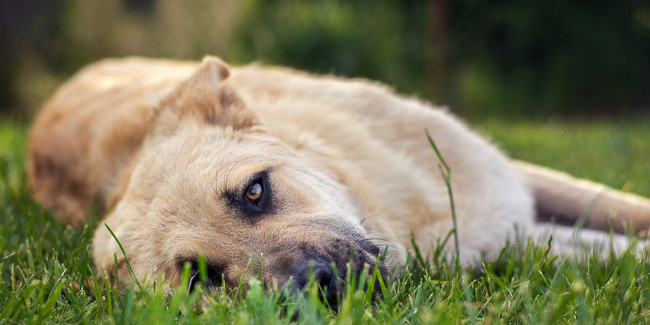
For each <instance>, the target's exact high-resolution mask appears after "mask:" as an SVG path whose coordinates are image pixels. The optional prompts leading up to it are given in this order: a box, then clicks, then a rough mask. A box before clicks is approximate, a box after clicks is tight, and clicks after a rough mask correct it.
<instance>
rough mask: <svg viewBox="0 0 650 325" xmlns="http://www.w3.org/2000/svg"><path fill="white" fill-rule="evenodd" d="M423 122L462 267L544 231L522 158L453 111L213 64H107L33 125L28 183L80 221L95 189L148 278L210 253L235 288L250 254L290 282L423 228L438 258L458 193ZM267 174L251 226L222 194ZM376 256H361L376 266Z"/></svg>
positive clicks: (91, 70) (114, 250) (374, 90)
mask: <svg viewBox="0 0 650 325" xmlns="http://www.w3.org/2000/svg"><path fill="white" fill-rule="evenodd" d="M425 129H428V131H429V132H430V133H431V135H432V137H433V139H434V140H435V141H436V143H437V146H438V148H439V149H440V151H441V153H442V155H443V157H444V159H445V160H446V161H447V163H448V164H449V166H450V167H451V175H452V188H453V192H454V199H455V204H456V212H457V217H458V228H459V229H458V232H459V239H460V250H461V259H462V260H463V263H469V262H471V261H474V260H475V259H476V258H478V257H479V256H480V255H481V254H483V253H484V254H487V257H488V258H489V257H495V256H496V254H497V253H498V251H499V249H500V247H502V245H503V244H504V243H505V241H506V240H507V238H509V237H512V236H513V234H514V232H515V227H519V228H520V229H523V230H525V229H530V228H532V227H533V221H534V201H533V197H532V195H531V193H530V190H529V188H528V187H527V186H526V185H524V183H523V181H522V180H520V176H519V174H518V173H517V172H516V171H515V170H514V169H513V167H512V165H511V163H510V162H509V161H508V160H507V158H506V157H505V156H504V155H502V154H501V153H500V152H499V151H498V150H497V149H496V148H495V147H493V146H492V145H490V144H489V143H488V142H487V141H485V140H484V139H483V138H481V137H479V136H478V135H476V134H475V133H473V132H472V131H471V130H469V129H468V128H467V127H466V126H465V125H463V124H462V123H461V122H459V121H458V120H457V119H455V118H454V117H452V116H451V115H450V114H448V113H447V112H445V111H444V110H442V109H438V108H433V107H431V106H429V105H427V104H425V103H422V102H419V101H417V100H414V99H408V98H403V97H400V96H397V95H395V94H394V93H393V92H392V91H391V90H390V89H388V88H387V87H385V86H382V85H379V84H375V83H372V82H368V81H365V80H344V79H339V78H335V77H330V76H312V75H308V74H304V73H301V72H296V71H293V70H289V69H282V68H267V67H260V66H256V65H252V66H247V67H241V68H232V69H231V68H228V67H227V66H226V65H225V63H223V62H222V61H220V60H219V59H216V58H211V57H207V58H206V59H204V61H203V63H202V64H198V63H193V62H172V61H163V60H149V59H139V58H130V59H120V60H107V61H103V62H100V63H97V64H94V65H92V66H90V67H88V68H86V69H84V70H83V71H81V72H80V73H79V74H77V75H76V76H75V77H74V78H72V79H71V80H70V81H69V82H67V83H66V84H65V85H63V86H62V87H61V88H60V89H59V90H58V91H57V93H56V94H54V96H53V97H52V98H51V99H50V100H49V101H48V102H47V103H46V104H45V106H44V108H43V110H42V111H41V113H40V115H39V116H38V118H37V119H36V121H35V123H34V126H33V128H32V131H31V134H30V137H31V143H30V149H29V155H30V160H29V175H30V184H31V187H32V189H33V191H34V196H35V198H36V199H37V200H38V201H39V202H41V203H42V204H44V205H47V206H53V207H54V208H55V209H56V210H57V211H58V212H59V213H60V214H61V215H62V216H63V217H64V218H65V220H66V221H68V222H71V223H77V222H81V221H83V220H84V218H85V217H84V216H85V215H86V212H87V211H88V208H89V207H90V205H91V203H92V200H93V198H94V197H97V198H98V201H99V203H100V204H101V206H103V207H105V208H108V209H110V210H111V211H112V212H111V213H110V214H109V215H108V216H107V217H106V219H105V222H106V224H107V225H108V226H110V227H111V229H112V230H113V231H115V234H116V235H117V237H118V238H119V239H120V241H121V243H122V244H123V245H124V247H125V249H126V251H127V254H128V258H129V260H130V263H131V265H133V268H134V270H135V272H136V274H137V275H138V276H140V277H144V276H146V275H153V274H165V275H166V276H167V277H168V278H169V279H171V281H172V282H173V281H174V279H176V280H177V276H178V268H177V265H175V264H174V261H176V260H178V259H179V258H182V257H184V256H185V257H187V256H190V257H191V256H196V255H197V254H205V256H206V260H208V261H209V262H210V263H213V264H215V265H220V266H221V267H223V268H224V275H225V277H226V278H227V280H228V281H235V279H236V278H237V274H241V273H242V272H243V271H244V270H245V269H246V268H247V267H248V266H249V265H248V263H249V261H250V259H251V258H253V260H255V261H259V263H260V264H261V266H262V269H263V270H265V275H264V277H265V278H266V279H267V280H269V282H272V283H281V282H282V281H285V280H286V278H287V277H288V275H287V272H285V271H286V269H291V268H293V267H294V265H295V263H296V260H297V259H300V258H301V257H300V255H301V253H300V251H301V250H302V251H308V252H310V253H309V254H316V255H318V256H321V255H322V256H335V257H332V258H334V259H338V258H339V257H340V258H343V257H341V256H343V255H346V254H347V251H346V249H348V250H349V247H350V246H356V247H360V245H363V244H362V243H363V242H364V240H366V239H369V240H370V241H372V242H373V243H374V244H376V245H377V246H379V247H382V248H383V247H384V246H387V247H389V249H390V252H391V260H390V263H391V264H395V263H398V262H399V260H401V259H402V258H403V257H404V252H405V249H407V248H409V247H410V239H411V234H413V235H414V236H415V239H416V243H417V244H418V245H419V246H420V248H421V249H423V250H424V252H425V253H427V252H429V249H430V248H431V247H432V246H431V244H432V243H434V242H436V241H438V240H441V239H443V238H445V237H446V236H447V234H448V233H449V231H450V230H451V229H452V227H453V226H452V218H451V213H450V207H449V198H448V194H447V189H446V186H445V184H444V182H443V180H442V178H441V176H440V172H439V170H438V167H437V165H438V163H439V162H438V160H437V158H436V156H435V154H434V152H433V150H432V149H431V147H430V145H429V143H428V141H427V139H426V137H425ZM260 171H267V172H268V177H269V179H270V184H271V185H272V189H273V195H274V197H273V202H274V203H275V205H274V207H276V208H277V209H275V210H274V211H273V213H267V214H264V215H263V216H262V217H260V218H256V219H255V220H249V219H247V218H248V217H247V216H243V215H242V213H240V212H237V211H238V210H236V209H234V208H233V207H232V204H231V205H228V204H227V203H226V202H225V200H224V199H223V196H222V195H223V193H225V192H224V191H226V190H227V189H230V190H232V191H235V192H237V191H239V189H240V187H241V186H243V185H242V184H246V182H247V180H248V179H249V178H250V177H251V175H253V174H255V173H259V172H260ZM533 188H534V189H535V190H537V189H536V187H535V186H533ZM237 193H240V192H237ZM238 195H239V194H238ZM645 217H648V219H649V220H650V217H649V216H644V218H645ZM515 224H516V225H517V226H515ZM93 245H94V248H93V249H94V256H95V261H96V264H97V266H99V267H101V268H104V269H107V270H110V269H111V268H112V267H113V258H114V257H113V256H114V254H117V256H118V258H120V256H121V254H120V253H118V252H119V249H118V246H117V244H116V242H115V240H114V239H113V238H112V237H111V236H110V234H109V233H108V231H107V230H106V229H105V228H104V227H100V228H99V229H98V230H97V233H96V235H95V240H94V244H93ZM339 246H340V247H339ZM363 253H364V254H365V255H364V254H361V255H364V257H363V258H364V259H363V260H362V261H360V263H371V262H373V261H376V257H377V256H371V255H373V254H370V253H369V252H368V251H364V252H363ZM305 254H307V253H305ZM309 254H307V255H309ZM319 254H320V255H319ZM303 255H304V254H303ZM346 256H347V255H346ZM120 261H121V262H120V265H119V266H118V267H119V271H120V272H121V278H122V279H127V278H128V277H127V276H126V273H125V272H126V270H125V268H124V266H123V264H124V263H123V258H121V259H120ZM337 263H338V262H337Z"/></svg>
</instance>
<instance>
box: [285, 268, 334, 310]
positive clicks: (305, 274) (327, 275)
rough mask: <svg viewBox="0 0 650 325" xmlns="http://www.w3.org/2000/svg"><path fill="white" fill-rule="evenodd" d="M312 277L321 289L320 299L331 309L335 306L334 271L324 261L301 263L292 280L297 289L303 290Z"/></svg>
mask: <svg viewBox="0 0 650 325" xmlns="http://www.w3.org/2000/svg"><path fill="white" fill-rule="evenodd" d="M311 276H313V277H314V282H315V283H316V284H318V285H319V286H320V288H321V289H322V291H321V292H322V293H324V295H323V294H321V299H324V300H326V301H327V302H328V303H329V305H330V306H331V307H334V306H336V304H337V295H338V291H337V284H338V281H337V280H338V279H337V277H336V274H335V273H334V269H332V266H330V265H329V264H328V263H327V262H326V261H322V260H310V261H309V262H305V263H302V265H300V266H299V267H298V268H297V269H296V272H295V273H294V274H293V279H294V281H295V282H294V283H295V285H296V287H297V288H298V289H303V288H304V287H305V286H306V285H307V283H308V282H309V279H310V277H311Z"/></svg>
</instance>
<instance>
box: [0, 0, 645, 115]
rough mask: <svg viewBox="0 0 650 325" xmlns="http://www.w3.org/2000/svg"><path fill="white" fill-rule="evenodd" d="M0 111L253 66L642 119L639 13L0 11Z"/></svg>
mask: <svg viewBox="0 0 650 325" xmlns="http://www.w3.org/2000/svg"><path fill="white" fill-rule="evenodd" d="M0 9H1V10H0V59H2V62H3V64H2V65H1V66H2V67H1V68H0V83H2V84H1V85H0V108H2V111H3V112H4V114H7V112H8V111H13V113H15V112H16V111H18V112H21V113H23V112H27V114H24V115H27V116H29V113H30V112H33V111H34V109H35V108H36V107H38V106H39V105H40V103H41V101H42V100H43V99H44V98H46V97H47V96H48V95H49V94H50V93H51V91H52V90H53V88H54V87H55V85H57V84H59V83H60V82H61V80H63V79H65V78H66V77H68V76H70V75H71V74H72V73H74V72H75V71H76V70H77V69H79V68H80V67H82V66H84V65H86V64H88V63H90V62H93V61H96V60H98V59H101V58H104V57H113V56H124V55H146V56H155V57H171V58H182V59H200V58H201V57H202V56H203V55H205V54H208V53H210V54H216V55H219V56H222V57H223V58H225V59H226V60H227V61H229V62H233V63H238V64H243V63H248V62H250V61H253V60H257V61H262V62H264V63H268V64H281V65H287V66H292V67H296V68H300V69H305V70H309V71H313V72H320V73H334V74H338V75H344V76H349V77H365V78H371V79H376V80H380V81H383V82H385V83H387V84H390V85H393V86H394V87H396V88H397V90H398V91H400V92H403V93H406V94H414V95H418V96H420V97H425V98H427V99H429V100H431V101H433V102H435V103H437V104H445V105H448V106H450V107H452V109H453V110H454V111H456V112H457V113H460V114H462V115H464V116H466V117H471V118H481V117H484V116H502V117H512V116H516V117H517V116H518V117H522V116H525V117H531V116H532V117H538V118H548V117H550V116H554V115H561V116H571V117H576V116H577V117H593V116H603V115H606V116H620V115H625V116H639V115H647V114H649V112H650V92H649V91H648V89H650V59H648V58H650V3H648V2H647V1H644V0H592V1H583V0H550V1H547V0H526V1H524V0H495V1H476V0H454V1H449V0H432V1H425V0H404V1H399V0H360V1H337V0H301V1H298V0H280V1H271V0H246V1H209V0H195V1H191V2H190V1H184V2H180V1H173V0H143V1H135V0H108V1H102V2H88V1H83V0H69V1H63V0H52V1H45V0H26V1H20V2H3V3H2V4H0Z"/></svg>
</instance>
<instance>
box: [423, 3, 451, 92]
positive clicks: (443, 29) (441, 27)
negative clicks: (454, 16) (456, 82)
mask: <svg viewBox="0 0 650 325" xmlns="http://www.w3.org/2000/svg"><path fill="white" fill-rule="evenodd" d="M448 23H449V0H430V1H429V23H428V25H429V37H430V41H429V55H430V58H429V78H428V79H429V83H430V89H431V90H430V91H431V97H432V98H433V100H434V102H435V103H436V104H445V103H446V98H445V62H446V53H447V34H448Z"/></svg>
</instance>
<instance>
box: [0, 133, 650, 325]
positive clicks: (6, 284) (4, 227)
mask: <svg viewBox="0 0 650 325" xmlns="http://www.w3.org/2000/svg"><path fill="white" fill-rule="evenodd" d="M645 125H646V126H649V127H650V124H648V123H646V124H645ZM480 128H481V129H482V130H483V131H484V132H485V133H490V134H493V137H494V139H496V140H497V141H498V142H500V143H501V146H502V147H503V148H504V149H506V150H508V151H510V153H511V154H512V155H513V156H515V157H520V158H526V159H530V160H533V161H535V162H539V163H548V164H549V165H551V166H554V167H558V168H565V167H564V166H565V165H562V164H566V166H567V167H566V168H575V170H570V171H571V172H572V173H576V174H580V173H584V174H583V175H584V176H589V177H590V178H595V179H598V177H610V176H606V175H611V176H612V178H602V179H598V180H601V181H603V182H606V183H610V182H611V183H610V184H612V185H614V186H617V184H625V183H626V182H629V181H630V180H633V181H634V184H635V185H634V186H635V187H634V190H635V191H637V190H639V191H641V190H643V189H644V188H645V189H646V190H647V187H643V186H641V185H646V184H648V183H650V176H649V175H648V167H643V166H645V165H647V163H646V162H647V161H648V159H647V158H648V155H649V153H647V152H637V151H643V150H642V149H644V147H643V142H644V141H643V140H644V139H643V137H644V136H643V135H644V134H646V133H644V124H643V123H641V122H638V123H632V124H631V125H622V124H611V125H610V124H605V123H601V124H596V125H577V126H576V125H571V124H561V125H559V126H558V125H551V126H547V125H539V124H529V123H501V122H490V123H485V124H483V125H482V126H480ZM646 140H647V139H646ZM576 142H577V143H578V145H576ZM646 142H647V141H646ZM25 146H26V129H25V127H24V126H21V125H17V124H15V123H9V122H0V193H1V194H0V272H1V274H0V323H7V324H13V323H69V322H74V323H96V322H102V323H109V324H110V323H119V324H122V323H144V324H155V323H210V324H211V323H236V324H248V323H257V324H289V323H292V322H297V323H304V324H318V323H332V324H338V323H345V324H356V323H370V324H403V323H431V324H473V323H485V324H494V323H498V324H501V323H511V324H512V323H533V324H557V323H579V324H621V323H627V324H644V323H649V322H650V279H649V278H648V276H647V275H648V273H649V272H650V263H648V257H647V256H645V255H644V256H637V255H635V254H634V253H632V252H625V253H623V254H622V255H621V256H619V257H613V256H610V257H607V258H603V257H600V256H599V255H597V254H593V255H592V254H586V253H585V254H583V255H582V256H577V257H576V258H573V259H564V260H560V259H558V258H557V257H555V256H552V255H550V254H549V253H548V252H549V250H548V247H547V245H545V244H540V245H533V244H532V243H528V242H526V243H513V244H511V245H509V246H508V247H506V248H504V250H503V251H502V254H501V255H500V257H499V259H498V260H497V261H493V262H489V263H486V264H484V265H482V267H481V268H478V269H475V270H467V271H466V272H463V273H457V272H453V271H451V270H452V268H451V267H450V266H453V264H452V263H448V262H447V261H444V260H441V259H440V258H435V259H433V260H432V259H431V258H430V257H426V256H425V257H413V258H410V259H409V262H408V263H407V264H406V267H404V268H403V269H399V270H397V271H396V274H395V275H394V276H393V277H392V278H391V279H390V281H389V283H387V286H386V292H385V293H384V295H383V297H381V298H379V299H377V300H376V301H375V302H374V303H372V301H371V299H369V295H368V292H367V291H366V289H363V286H359V285H357V284H354V283H352V282H350V283H349V284H347V285H346V287H345V288H344V290H342V291H344V292H345V294H344V295H343V297H342V301H341V303H340V308H339V310H338V313H335V312H333V311H331V310H329V309H328V308H326V307H325V306H324V305H323V304H322V303H321V302H320V301H319V299H317V297H318V291H317V288H315V287H314V286H311V287H310V288H309V289H308V290H307V291H306V294H305V296H304V297H303V298H295V299H288V300H287V299H284V298H283V297H282V295H281V294H279V293H277V292H272V293H270V294H269V293H265V292H264V291H263V290H262V286H261V285H260V283H259V282H255V281H253V282H252V283H251V284H250V287H249V290H248V291H247V293H246V295H244V296H243V297H236V296H233V295H232V294H231V295H228V294H223V293H220V292H214V293H211V294H206V293H205V291H203V290H202V289H197V290H196V291H194V292H192V293H190V292H188V291H187V290H186V289H185V288H186V287H185V286H183V285H181V286H179V288H178V289H177V290H175V291H174V292H170V291H169V290H168V289H167V288H164V287H163V286H161V285H160V284H159V283H153V282H148V283H145V284H143V285H144V286H146V287H147V289H146V290H144V291H138V290H135V288H120V287H110V286H107V285H106V280H105V278H104V277H103V275H101V274H97V271H96V269H95V267H94V265H93V262H92V255H91V248H90V246H89V245H90V240H91V238H92V234H93V232H94V229H95V228H96V227H97V226H98V225H99V224H100V223H99V222H97V220H93V221H92V222H90V224H88V225H86V226H82V227H78V228H69V227H66V226H64V225H62V224H61V223H60V222H59V221H58V220H57V219H56V218H55V217H54V215H53V214H52V213H51V212H49V211H44V210H42V209H41V208H40V207H38V206H37V205H36V204H35V203H34V202H33V201H32V200H31V198H30V196H29V190H28V188H27V183H26V175H25V170H24V159H25ZM536 147H537V148H541V149H537V148H536ZM553 150H556V151H553ZM580 153H582V154H585V155H588V156H587V157H586V158H584V157H582V156H581V155H580ZM568 157H569V158H570V159H568ZM617 157H619V158H617ZM564 161H566V163H565V162H564ZM609 161H613V162H612V163H611V164H610V163H608V162H609ZM581 164H584V165H585V168H584V170H583V169H581V168H580V166H581ZM637 165H639V166H637ZM644 169H645V170H644ZM611 170H613V171H611ZM620 175H624V176H620ZM617 181H618V182H619V183H616V182H617ZM621 186H622V185H621ZM646 193H647V192H646ZM127 253H128V252H127ZM367 280H372V277H369V278H368V279H367ZM369 287H370V288H373V286H369Z"/></svg>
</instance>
